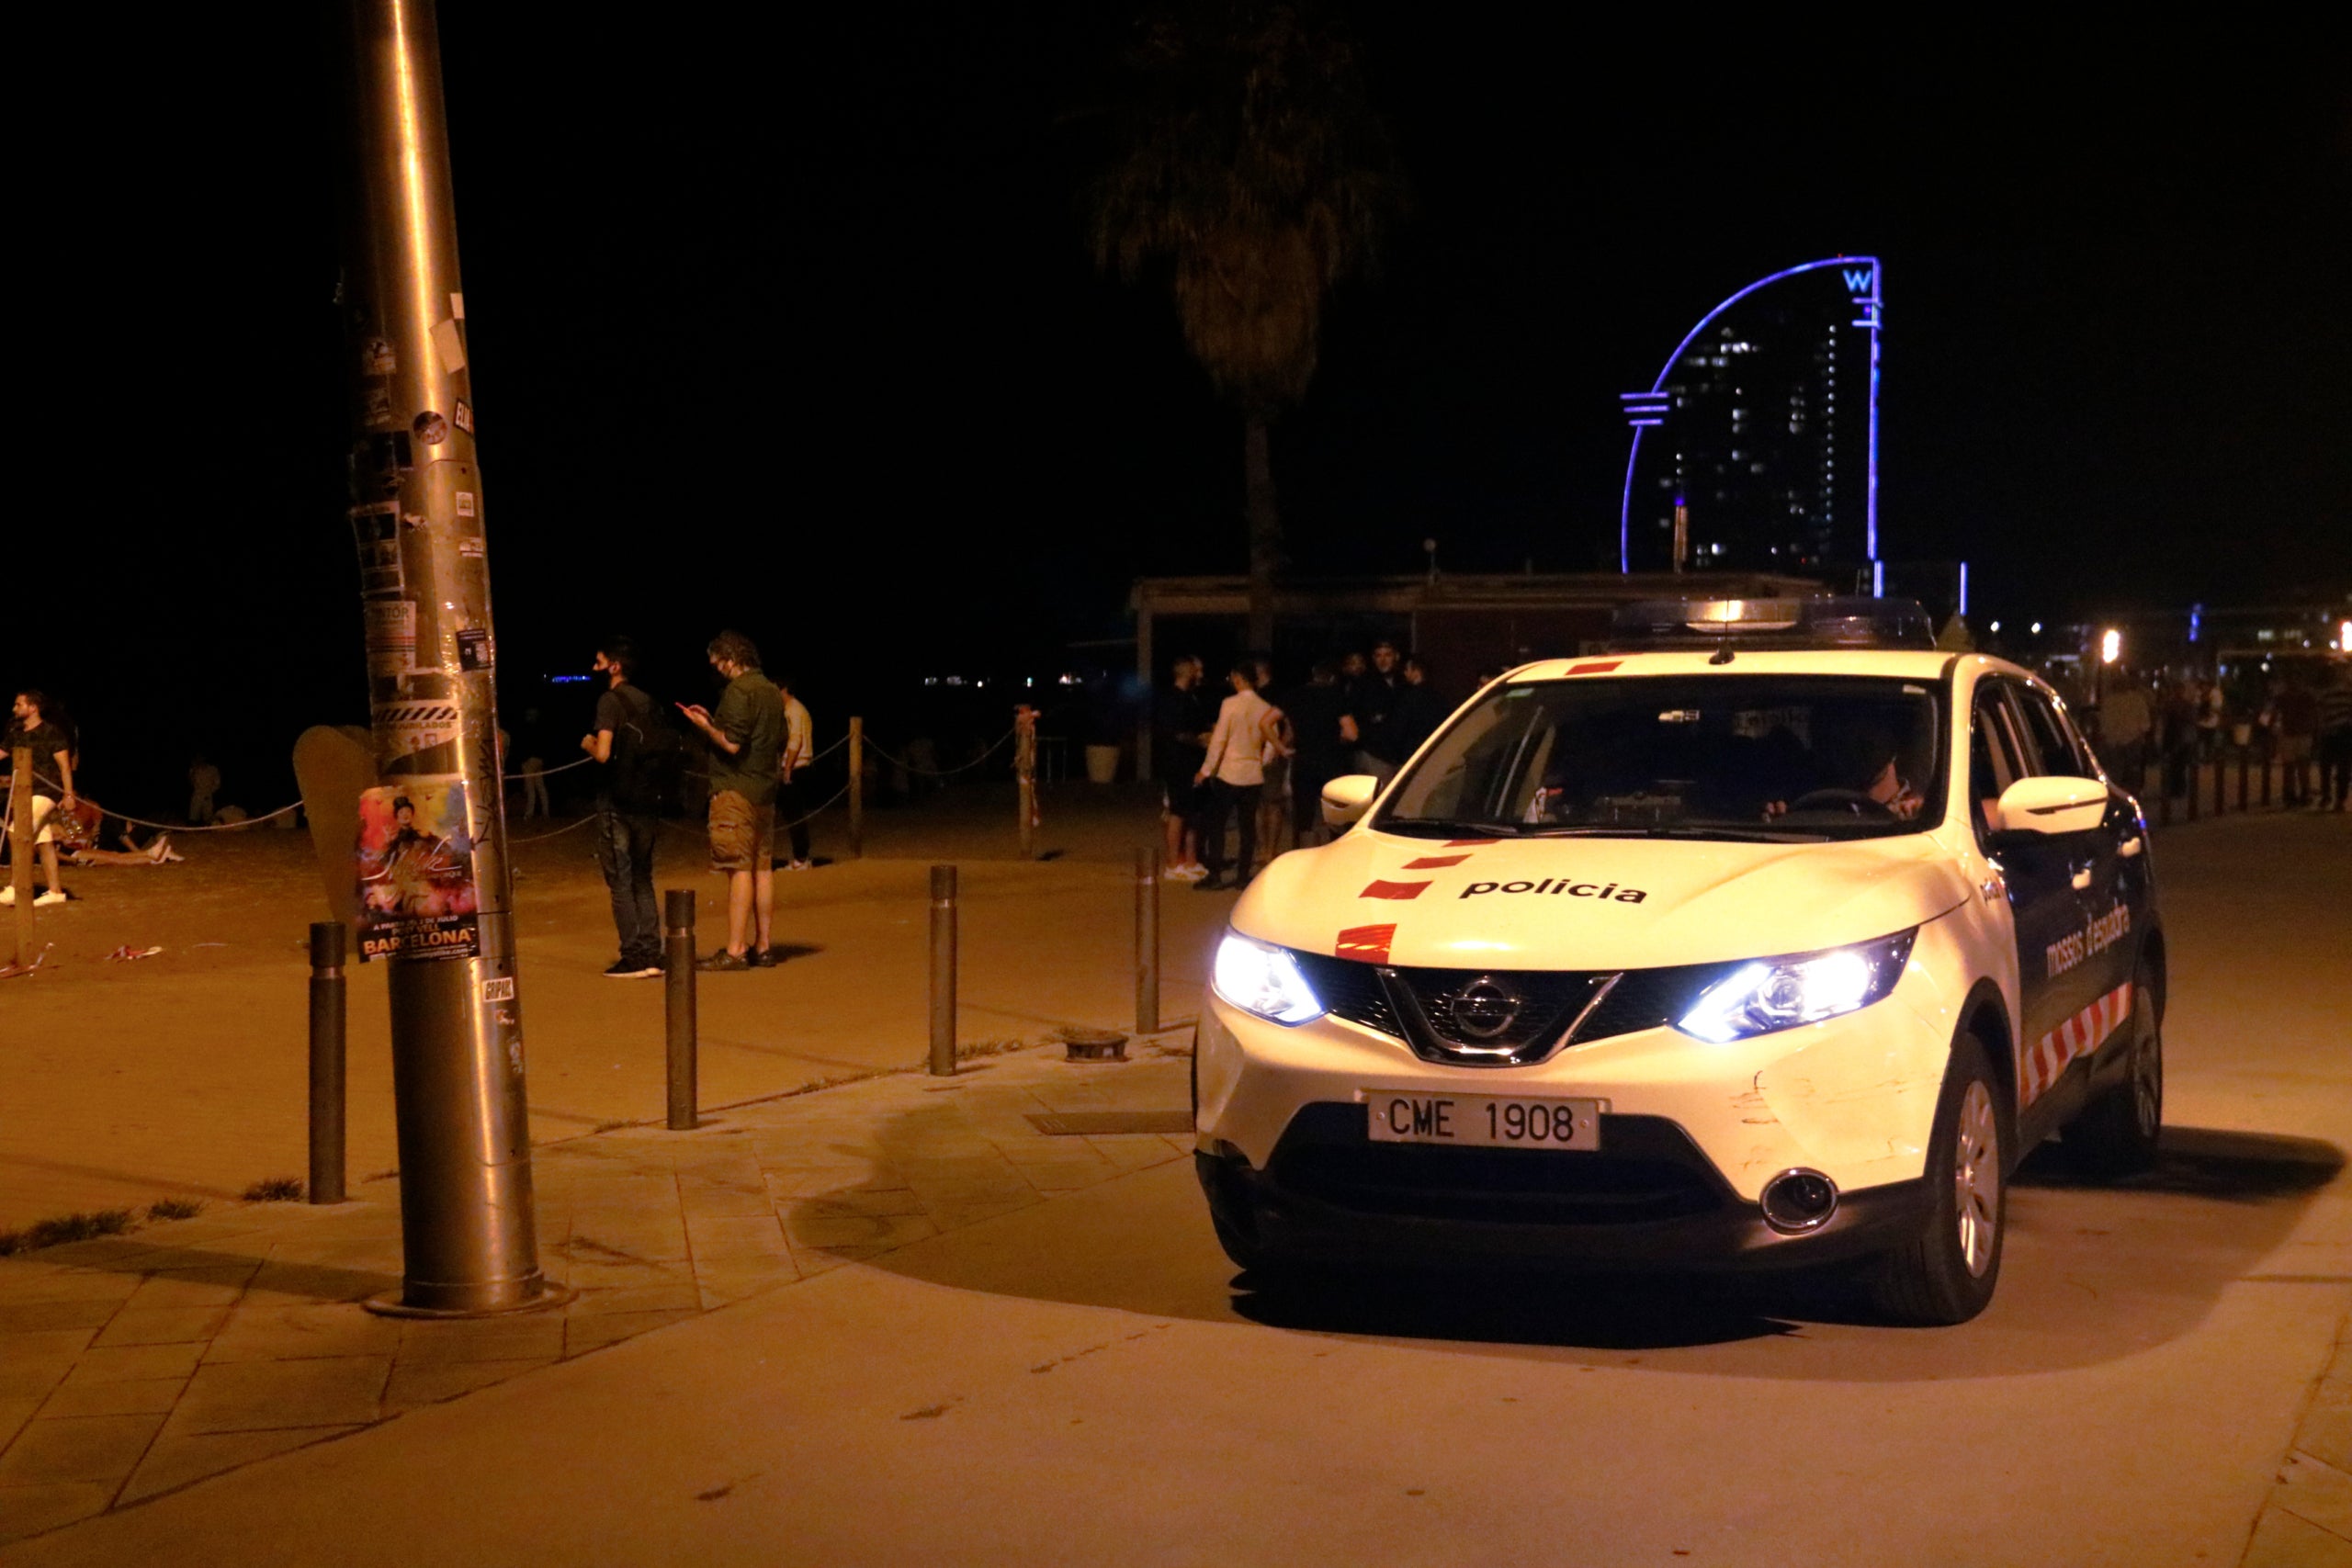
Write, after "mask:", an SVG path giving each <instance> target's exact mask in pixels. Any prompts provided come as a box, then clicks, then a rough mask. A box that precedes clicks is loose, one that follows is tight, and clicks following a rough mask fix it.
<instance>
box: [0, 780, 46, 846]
mask: <svg viewBox="0 0 2352 1568" xmlns="http://www.w3.org/2000/svg"><path fill="white" fill-rule="evenodd" d="M7 801H8V792H7V791H6V790H0V807H5V806H6V804H7ZM56 808H57V802H55V801H53V800H51V799H50V798H49V796H47V795H35V796H33V842H34V843H36V844H48V843H54V842H55V841H56V840H54V839H53V838H52V837H51V833H50V827H49V814H50V813H51V811H53V810H55V809H56ZM5 815H6V813H5V812H0V816H5ZM8 826H9V827H10V829H14V828H15V827H16V824H15V823H13V822H11V823H9V824H8ZM10 836H11V837H14V834H13V832H12V833H11V834H10Z"/></svg>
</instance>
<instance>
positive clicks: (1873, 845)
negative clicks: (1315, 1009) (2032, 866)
mask: <svg viewBox="0 0 2352 1568" xmlns="http://www.w3.org/2000/svg"><path fill="white" fill-rule="evenodd" d="M1966 897H1968V885H1967V883H1966V881H1965V880H1964V879H1963V878H1962V874H1961V873H1960V870H1959V868H1958V867H1957V866H1956V865H1954V864H1953V863H1952V860H1951V854H1950V852H1949V851H1948V850H1947V849H1945V848H1944V847H1943V846H1942V845H1940V844H1939V842H1938V841H1937V839H1936V836H1935V835H1934V834H1932V833H1906V834H1903V835H1901V836H1899V837H1895V838H1886V839H1867V840H1857V841H1851V842H1842V843H1796V844H1780V843H1773V844H1756V843H1726V842H1716V841H1709V840H1675V839H1521V840H1511V839H1505V840H1481V841H1476V842H1454V843H1448V842H1446V841H1445V840H1432V839H1407V838H1397V837H1392V836H1390V835H1388V834H1385V833H1376V832H1372V831H1368V830H1363V829H1359V830H1358V831H1355V832H1352V833H1349V834H1347V835H1346V836H1344V837H1342V838H1340V840H1337V841H1336V842H1333V843H1330V844H1327V845H1325V846H1323V847H1322V848H1320V849H1313V850H1300V851H1295V852H1292V853H1290V854H1286V855H1283V856H1282V857H1281V858H1280V859H1278V860H1276V861H1275V862H1274V863H1272V865H1270V866H1268V867H1267V868H1266V870H1265V872H1264V873H1263V874H1261V875H1260V876H1259V877H1258V879H1257V880H1256V881H1255V882H1253V883H1251V884H1250V889H1249V891H1248V892H1246V893H1244V894H1243V895H1242V897H1241V901H1240V903H1239V904H1238V905H1237V906H1236V907H1235V909H1234V912H1233V926H1234V929H1235V930H1237V931H1241V932H1242V933H1244V934H1245V935H1249V936H1254V937H1256V938H1258V939H1259V940H1261V941H1262V942H1277V943H1280V944H1281V945H1283V946H1285V947H1294V948H1298V949H1301V950H1304V951H1306V952H1309V953H1331V954H1334V955H1336V956H1338V957H1341V958H1356V959H1363V960H1367V961H1370V962H1374V963H1392V964H1410V965H1427V966H1431V967H1437V968H1448V969H1459V968H1484V967H1487V966H1489V965H1500V964H1510V965H1513V966H1518V967H1525V968H1531V969H1624V968H1640V967H1649V966H1652V965H1658V964H1708V963H1716V962H1721V961H1724V960H1727V959H1746V958H1762V957H1770V956H1772V955H1775V954H1779V953H1805V952H1810V951H1812V950H1814V949H1816V948H1824V947H1836V946H1838V945H1841V944H1843V943H1846V942H1863V941H1868V940H1869V939H1871V938H1872V937H1879V936H1884V935H1886V934H1887V933H1889V932H1891V931H1904V930H1907V929H1908V928H1910V927H1912V926H1916V925H1918V924H1921V923H1922V922H1924V921H1927V920H1930V919H1935V918H1936V917H1937V916H1938V915H1940V914H1942V913H1944V912H1945V911H1946V910H1948V909H1951V908H1953V907H1954V906H1956V905H1958V904H1959V903H1961V902H1962V901H1963V900H1964V899H1965V898H1966Z"/></svg>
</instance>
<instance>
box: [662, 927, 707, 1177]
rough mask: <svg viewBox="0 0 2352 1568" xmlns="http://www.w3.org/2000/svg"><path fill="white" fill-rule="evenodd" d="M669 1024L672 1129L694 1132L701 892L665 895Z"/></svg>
mask: <svg viewBox="0 0 2352 1568" xmlns="http://www.w3.org/2000/svg"><path fill="white" fill-rule="evenodd" d="M662 926H663V928H664V929H663V931H662V959H663V973H662V1001H663V1004H664V1006H663V1023H664V1026H665V1028H666V1030H667V1032H668V1035H669V1045H670V1131H672V1132H673V1133H690V1132H692V1131H693V1130H694V1126H695V1104H696V1102H697V1101H698V1100H700V1098H701V1096H700V1095H699V1093H698V1092H697V1086H696V1084H695V890H694V889H693V888H691V887H673V888H670V889H668V890H667V891H666V892H664V893H663V894H662Z"/></svg>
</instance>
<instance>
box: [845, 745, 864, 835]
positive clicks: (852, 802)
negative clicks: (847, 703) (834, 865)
mask: <svg viewBox="0 0 2352 1568" xmlns="http://www.w3.org/2000/svg"><path fill="white" fill-rule="evenodd" d="M849 858H850V859H852V860H864V859H865V720H864V719H862V718H859V717H857V716H854V715H852V716H851V717H850V721H849Z"/></svg>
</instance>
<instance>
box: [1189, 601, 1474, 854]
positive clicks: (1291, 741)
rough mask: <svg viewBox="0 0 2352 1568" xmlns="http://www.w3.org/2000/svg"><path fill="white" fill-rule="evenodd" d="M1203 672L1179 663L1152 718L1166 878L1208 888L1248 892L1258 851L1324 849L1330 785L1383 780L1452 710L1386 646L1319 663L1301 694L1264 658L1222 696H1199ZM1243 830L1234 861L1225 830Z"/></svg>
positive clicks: (1239, 662)
mask: <svg viewBox="0 0 2352 1568" xmlns="http://www.w3.org/2000/svg"><path fill="white" fill-rule="evenodd" d="M1204 670H1205V667H1204V664H1203V663H1202V661H1201V660H1200V659H1199V658H1198V657H1197V656H1194V655H1190V654H1188V655H1185V656H1184V657H1182V658H1180V659H1178V660H1176V661H1175V664H1174V666H1173V668H1172V670H1171V671H1170V678H1169V683H1168V685H1167V686H1166V687H1164V688H1163V689H1162V690H1161V691H1160V692H1159V694H1158V697H1157V700H1156V702H1155V705H1154V709H1153V715H1152V764H1153V772H1154V773H1155V775H1156V776H1157V777H1158V779H1159V784H1160V791H1161V815H1162V822H1163V827H1164V830H1165V832H1166V834H1167V844H1166V854H1165V862H1166V863H1165V866H1164V869H1163V870H1162V872H1161V874H1162V875H1164V876H1167V877H1169V878H1170V879H1172V880H1176V881H1182V882H1190V883H1192V884H1193V886H1195V887H1197V888H1200V889H1202V890H1204V891H1210V892H1214V891H1220V890H1224V889H1228V888H1236V887H1240V886H1245V885H1246V884H1247V883H1248V882H1249V880H1250V877H1251V876H1252V875H1254V874H1256V872H1257V870H1258V867H1259V864H1260V851H1261V848H1262V849H1263V851H1264V857H1265V859H1267V860H1271V859H1272V858H1273V857H1274V856H1275V855H1276V854H1279V853H1280V852H1282V851H1283V848H1285V847H1289V848H1294V849H1295V848H1301V847H1304V846H1306V845H1308V844H1311V843H1317V842H1320V841H1321V839H1322V835H1323V833H1324V830H1325V829H1324V826H1323V814H1322V807H1321V801H1322V795H1323V786H1324V785H1325V784H1329V782H1330V781H1331V780H1333V779H1335V778H1339V777H1341V776H1343V775H1345V774H1348V773H1369V774H1371V775H1372V776H1374V778H1377V779H1379V780H1380V781H1381V782H1383V783H1384V784H1385V783H1386V782H1387V780H1388V779H1389V778H1390V777H1392V776H1393V775H1394V774H1395V773H1396V772H1397V768H1398V767H1399V766H1400V765H1402V763H1403V762H1404V761H1405V760H1406V759H1407V758H1408V757H1410V756H1411V755H1412V754H1413V753H1414V751H1416V750H1419V747H1420V744H1421V742H1422V741H1424V740H1426V739H1429V738H1430V736H1431V735H1432V734H1434V733H1435V732H1436V730H1437V727H1438V726H1439V724H1441V723H1442V722H1443V720H1444V718H1445V715H1446V711H1447V709H1446V706H1445V704H1444V703H1443V701H1442V699H1441V698H1440V697H1439V696H1438V694H1436V693H1435V692H1434V691H1432V690H1430V687H1429V677H1430V671H1429V667H1428V665H1427V664H1426V663H1425V662H1424V661H1423V660H1419V659H1418V658H1415V657H1413V656H1410V655H1408V654H1406V653H1404V652H1403V651H1402V650H1400V649H1398V648H1397V645H1396V644H1395V643H1394V642H1391V641H1389V640H1387V639H1386V638H1383V639H1382V640H1380V641H1378V642H1375V643H1374V644H1373V646H1372V649H1371V653H1370V656H1369V658H1367V657H1366V656H1365V655H1364V654H1363V653H1359V652H1350V653H1348V654H1346V655H1344V656H1342V657H1341V658H1340V659H1337V660H1318V661H1317V663H1316V665H1315V666H1314V668H1313V670H1312V671H1310V672H1309V673H1308V676H1307V679H1306V681H1305V682H1302V683H1300V684H1298V685H1295V686H1289V687H1284V686H1282V685H1280V684H1279V683H1278V682H1276V680H1275V676H1274V669H1273V661H1272V660H1271V659H1268V658H1267V657H1265V656H1264V655H1262V654H1245V655H1243V656H1241V657H1240V658H1238V659H1236V660H1233V661H1232V662H1231V663H1230V664H1229V665H1228V666H1227V670H1226V672H1225V681H1224V684H1225V686H1226V687H1227V694H1225V695H1224V696H1222V698H1219V697H1218V696H1217V695H1216V694H1213V693H1210V692H1208V691H1205V690H1204V688H1203V676H1204ZM1213 704H1214V706H1213ZM1237 822H1238V840H1239V841H1238V845H1237V846H1236V852H1235V854H1234V856H1233V858H1232V859H1231V860H1228V859H1227V853H1226V850H1227V842H1226V840H1227V829H1228V828H1229V827H1232V826H1234V825H1235V824H1236V823H1237ZM1285 827H1287V829H1288V830H1289V836H1290V842H1289V844H1288V845H1287V846H1285V845H1284V844H1283V831H1284V829H1285ZM1228 867H1230V868H1231V873H1230V874H1229V875H1228Z"/></svg>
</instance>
